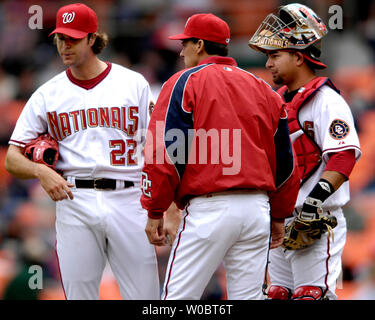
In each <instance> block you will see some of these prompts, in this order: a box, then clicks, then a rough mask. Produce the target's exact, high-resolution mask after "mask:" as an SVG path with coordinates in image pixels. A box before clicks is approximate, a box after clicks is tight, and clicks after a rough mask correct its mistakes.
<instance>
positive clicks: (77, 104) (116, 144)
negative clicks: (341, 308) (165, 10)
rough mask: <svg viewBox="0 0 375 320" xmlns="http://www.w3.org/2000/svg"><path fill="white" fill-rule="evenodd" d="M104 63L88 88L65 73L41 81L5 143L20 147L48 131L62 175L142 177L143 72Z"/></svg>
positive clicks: (146, 90) (146, 94) (146, 98)
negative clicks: (97, 78)
mask: <svg viewBox="0 0 375 320" xmlns="http://www.w3.org/2000/svg"><path fill="white" fill-rule="evenodd" d="M108 65H109V73H108V74H107V75H106V76H105V77H104V78H103V79H102V80H101V81H100V82H99V83H98V84H97V85H95V86H94V87H93V88H90V89H85V88H83V87H81V86H79V85H77V84H76V83H74V80H73V79H72V78H71V77H69V73H68V72H67V71H64V72H62V73H60V74H58V75H57V76H55V77H54V78H52V79H51V80H49V81H48V82H46V83H45V84H44V85H42V86H41V87H40V88H39V89H38V90H37V91H36V92H35V93H34V94H33V95H32V96H31V98H30V99H29V101H28V102H27V104H26V105H25V107H24V110H23V111H22V114H21V115H20V117H19V120H18V121H17V124H16V127H15V129H14V132H13V134H12V136H11V139H10V142H9V143H10V144H14V145H16V146H20V147H24V146H25V144H26V143H28V142H30V141H31V140H32V139H34V138H36V137H37V136H39V135H40V134H42V133H45V132H47V131H48V132H49V133H50V134H51V135H52V136H53V137H54V138H55V139H56V140H57V141H58V142H59V151H60V159H59V161H58V163H57V166H56V169H59V170H62V171H63V173H64V176H75V177H93V178H100V177H106V178H112V179H122V180H131V181H140V179H141V176H140V173H141V168H142V166H143V162H144V160H143V151H140V150H143V148H142V146H141V145H142V143H143V139H144V137H143V136H144V135H143V134H141V135H139V136H136V132H137V130H139V131H138V133H139V132H141V133H142V132H144V131H145V130H146V129H147V125H148V120H149V110H148V109H149V105H150V102H151V101H152V94H151V91H150V87H149V84H148V82H147V81H146V80H145V79H144V77H143V76H142V75H141V74H139V73H137V72H134V71H131V70H129V69H127V68H124V67H122V66H120V65H117V64H113V63H112V64H109V63H108ZM108 92H110V94H108ZM67 93H69V94H67ZM77 136H79V137H77ZM137 147H138V150H137ZM137 151H139V152H137Z"/></svg>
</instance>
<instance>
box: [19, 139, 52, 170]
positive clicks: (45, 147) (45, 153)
mask: <svg viewBox="0 0 375 320" xmlns="http://www.w3.org/2000/svg"><path fill="white" fill-rule="evenodd" d="M23 154H24V155H25V157H27V158H28V159H29V160H31V161H34V162H37V163H42V164H45V165H46V166H48V167H50V168H52V169H55V167H56V163H57V160H58V158H59V145H58V143H57V141H56V140H55V139H53V138H52V137H51V136H50V135H49V134H48V133H46V134H43V135H41V136H39V137H38V138H36V139H34V140H32V141H30V142H29V143H28V144H27V145H26V146H25V149H24V152H23Z"/></svg>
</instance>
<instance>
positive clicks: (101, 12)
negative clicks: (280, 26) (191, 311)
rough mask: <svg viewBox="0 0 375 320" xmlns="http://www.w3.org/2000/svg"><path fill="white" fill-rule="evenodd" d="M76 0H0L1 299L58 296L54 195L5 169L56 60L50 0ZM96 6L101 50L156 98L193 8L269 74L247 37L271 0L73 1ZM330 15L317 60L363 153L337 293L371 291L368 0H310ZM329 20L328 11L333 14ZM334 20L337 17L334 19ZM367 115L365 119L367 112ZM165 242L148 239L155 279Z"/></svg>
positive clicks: (374, 10)
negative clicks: (220, 24)
mask: <svg viewBox="0 0 375 320" xmlns="http://www.w3.org/2000/svg"><path fill="white" fill-rule="evenodd" d="M72 2H78V1H53V0H48V1H47V0H44V1H42V0H39V1H35V0H33V1H26V0H13V1H0V44H1V45H0V299H64V293H63V291H62V287H61V284H60V277H59V270H58V264H57V259H56V253H55V229H54V222H55V204H54V203H53V202H52V201H51V200H50V199H49V197H48V196H47V194H46V193H45V192H44V190H43V189H42V188H41V186H40V184H39V183H38V182H37V181H34V180H27V181H22V180H18V179H15V178H13V177H12V176H10V175H9V174H8V173H7V172H6V171H5V169H4V157H5V153H6V150H7V146H8V140H9V138H10V135H11V133H12V131H13V127H14V125H15V122H16V120H17V118H18V115H19V114H20V112H21V111H22V108H23V106H24V104H25V102H26V101H27V99H28V98H29V97H30V95H31V94H32V93H33V92H34V91H35V90H36V89H37V88H38V87H39V86H40V85H41V84H43V83H44V82H45V81H47V80H48V79H50V78H51V77H53V76H54V75H55V74H57V73H59V72H61V71H63V70H64V66H63V65H62V63H61V61H60V58H59V57H58V55H57V53H56V48H55V46H54V45H53V42H52V39H51V38H50V37H48V34H49V33H50V32H51V31H52V30H53V28H54V24H55V16H56V11H57V10H58V8H59V7H61V6H63V5H66V4H69V3H72ZM81 2H84V3H86V4H87V5H89V6H90V7H92V8H93V9H94V10H95V11H96V12H97V15H98V19H99V26H100V29H101V30H102V31H105V32H106V33H108V35H109V38H110V43H109V46H108V47H107V48H106V49H105V50H104V52H103V53H102V56H101V57H102V59H104V60H108V61H112V62H115V63H119V64H121V65H124V66H126V67H129V68H130V69H133V70H136V71H138V72H140V73H142V74H143V75H144V76H145V78H146V79H147V80H148V81H149V83H150V84H151V87H152V91H153V93H154V95H155V98H157V96H158V94H159V91H160V88H161V86H162V84H163V82H164V81H166V80H167V79H168V78H169V77H170V76H171V75H172V74H173V73H175V72H176V71H178V70H180V69H182V68H183V61H182V59H181V58H180V57H179V52H180V49H181V44H180V42H179V41H170V40H168V39H167V36H168V35H172V34H176V33H180V32H181V31H182V30H183V27H184V24H185V21H186V19H187V18H188V17H189V16H190V15H192V14H194V13H206V12H212V13H214V14H216V15H218V16H220V17H222V18H223V19H225V20H226V21H227V22H228V24H229V26H230V27H231V33H232V39H231V42H230V50H229V54H230V56H232V57H234V58H235V59H236V60H237V62H238V64H239V66H240V67H242V68H244V69H247V70H249V71H250V72H252V73H254V74H256V75H258V76H260V77H262V78H264V79H265V80H266V81H268V82H270V83H271V84H272V82H271V78H270V75H269V74H268V72H267V71H266V70H265V68H264V64H265V61H266V60H265V56H263V55H262V54H259V53H256V52H254V51H252V50H250V48H249V47H248V46H247V42H248V40H249V38H250V37H251V35H252V34H253V33H254V32H255V31H256V29H257V27H258V25H259V24H260V22H261V21H262V20H263V19H264V18H265V16H266V15H267V14H268V13H270V12H274V11H276V8H277V7H278V6H280V5H284V4H287V3H291V2H295V1H280V0H230V1H229V0H188V1H186V0H117V1H116V0H102V1H81ZM299 2H300V3H303V4H306V5H308V6H310V7H311V8H312V9H313V10H314V11H315V12H316V13H317V14H318V15H319V16H320V17H321V18H322V19H323V20H324V21H325V22H326V24H327V25H329V19H330V18H332V15H333V13H330V12H329V8H330V7H331V6H332V5H339V6H340V7H341V8H342V13H343V28H341V29H330V32H329V34H328V35H327V36H326V37H325V39H324V40H323V55H322V60H323V61H324V62H325V63H327V64H328V66H329V68H328V70H325V71H323V72H321V73H320V75H323V76H329V77H330V78H331V79H332V80H333V82H334V83H335V84H336V85H337V86H338V87H339V88H340V90H341V93H342V95H343V96H344V98H345V99H346V100H347V102H348V103H349V105H350V107H351V109H352V112H353V115H354V118H355V123H356V127H357V130H358V133H359V137H360V142H361V148H362V152H363V155H362V158H361V159H360V161H359V162H358V163H357V166H356V167H355V169H354V171H353V173H352V176H351V179H350V180H351V194H352V200H351V202H350V203H349V204H348V205H347V206H346V207H345V208H344V211H345V215H346V218H347V224H348V236H347V243H346V247H345V250H344V254H343V272H342V277H341V278H340V281H339V283H338V290H337V294H338V297H339V299H353V300H354V299H375V138H374V137H375V125H374V124H375V77H374V74H375V72H374V71H375V58H374V57H375V1H373V0H361V1H355V0H341V1H340V0H310V1H299ZM32 5H39V6H40V7H41V8H42V10H43V25H42V29H31V28H30V27H29V19H30V17H31V16H32V14H30V13H29V8H30V7H31V6H32ZM332 22H335V21H332ZM336 22H337V21H336ZM373 121H374V122H373ZM169 250H170V249H169V248H168V247H164V248H157V253H158V257H159V267H160V281H161V283H163V280H164V272H165V268H166V264H167V259H168V254H169ZM31 265H39V266H41V267H42V270H43V289H41V290H38V289H35V290H31V289H30V288H29V285H28V284H29V280H30V277H31V276H32V275H33V274H32V273H30V269H29V267H30V266H31ZM224 292H225V273H224V270H223V269H222V267H219V268H218V270H217V271H216V273H215V275H214V277H213V278H212V280H211V282H210V284H209V285H208V287H207V289H206V291H205V293H204V296H203V299H225V293H224ZM100 295H101V298H102V299H120V298H121V297H120V294H119V289H118V287H117V285H116V282H115V280H114V278H113V275H112V272H111V270H110V268H109V267H107V268H106V270H105V272H104V275H103V282H102V285H101V289H100Z"/></svg>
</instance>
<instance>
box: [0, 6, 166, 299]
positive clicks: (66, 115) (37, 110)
mask: <svg viewBox="0 0 375 320" xmlns="http://www.w3.org/2000/svg"><path fill="white" fill-rule="evenodd" d="M56 19H57V20H56V29H55V30H54V31H53V32H52V33H51V34H53V35H54V37H55V38H54V39H55V43H56V46H57V50H58V53H59V55H60V57H61V59H62V61H63V63H64V64H65V65H66V66H67V67H68V69H67V70H66V71H64V72H62V73H60V74H58V75H57V76H55V77H54V78H52V79H51V80H49V81H48V82H46V83H45V84H44V85H42V86H41V87H40V88H38V89H37V90H36V91H35V93H34V94H33V95H32V96H31V97H30V99H29V100H28V102H27V104H26V105H25V107H24V110H23V112H22V114H21V115H20V117H19V119H18V121H17V124H16V127H15V129H14V132H13V134H12V136H11V139H10V142H9V143H10V146H9V150H8V153H7V158H6V168H7V170H8V171H9V172H11V173H12V174H13V175H15V176H16V177H18V178H21V179H33V178H37V179H39V181H40V183H41V185H42V187H43V188H44V190H45V191H46V192H47V193H48V195H49V196H50V197H51V199H52V200H54V201H56V238H57V243H56V250H57V256H58V261H59V266H60V271H61V278H62V284H63V288H64V291H65V295H66V298H67V299H98V298H99V285H100V281H101V276H102V272H103V269H104V267H105V264H106V261H107V259H108V261H109V264H110V266H111V268H112V271H113V273H114V275H115V277H116V279H117V281H118V284H119V287H120V290H121V295H122V297H123V298H124V299H159V280H158V271H157V263H156V255H155V249H154V247H153V246H152V245H150V244H149V242H148V241H147V237H146V235H145V232H144V225H145V223H146V221H147V213H146V211H145V210H143V209H142V208H141V206H140V203H139V198H140V196H141V191H140V183H139V181H140V179H141V169H142V166H143V162H144V161H143V153H142V152H140V150H142V144H143V141H142V138H139V137H138V135H137V132H138V131H139V130H142V129H146V128H147V125H148V121H149V111H148V110H149V106H150V103H151V102H152V97H151V93H150V88H149V84H148V83H147V82H146V80H145V79H144V78H143V76H142V75H140V74H138V73H136V72H133V71H131V70H129V69H126V68H124V67H122V66H120V65H117V64H114V63H110V62H104V61H101V60H100V59H99V58H98V56H97V55H98V54H99V53H100V52H101V50H102V49H103V48H104V47H105V45H106V43H107V38H106V35H105V34H103V33H101V32H99V31H98V28H97V16H96V14H95V12H94V11H93V10H92V9H91V8H89V7H87V6H86V5H83V4H71V5H67V6H63V7H62V8H60V9H59V10H58V12H57V17H56ZM47 132H48V134H49V135H50V136H51V137H52V138H53V139H54V140H55V141H57V143H58V152H59V157H58V160H57V162H56V163H55V169H56V171H58V172H61V175H60V174H59V173H57V172H56V171H55V170H53V167H51V166H48V165H47V164H48V159H49V157H47V155H48V152H46V158H45V162H44V163H43V161H42V159H43V157H42V158H40V157H37V153H38V152H39V153H40V152H42V153H43V154H44V150H45V149H43V148H42V147H41V146H40V145H33V146H32V147H30V145H29V143H30V142H31V141H33V140H34V139H35V138H37V137H38V136H41V135H42V134H45V133H47ZM26 146H27V147H26ZM25 147H26V151H27V152H26V155H28V156H24V155H23V152H24V149H25ZM35 150H37V151H38V150H39V151H38V152H37V151H35ZM39 153H38V154H39ZM54 155H56V154H54ZM51 159H52V160H53V159H54V158H53V157H52V158H51ZM52 164H54V163H53V162H52Z"/></svg>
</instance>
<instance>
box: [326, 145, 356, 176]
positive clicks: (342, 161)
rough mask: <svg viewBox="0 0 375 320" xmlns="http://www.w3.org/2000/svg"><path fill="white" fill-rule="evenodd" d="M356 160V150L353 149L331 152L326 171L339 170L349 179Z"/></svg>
mask: <svg viewBox="0 0 375 320" xmlns="http://www.w3.org/2000/svg"><path fill="white" fill-rule="evenodd" d="M355 162H356V159H355V151H354V150H353V149H350V150H344V151H340V152H336V153H331V154H330V155H329V160H328V162H327V166H326V168H325V169H324V171H327V170H328V171H337V172H340V173H341V174H343V175H344V176H345V177H347V178H348V179H349V176H350V173H351V172H352V170H353V168H354V165H355Z"/></svg>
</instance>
